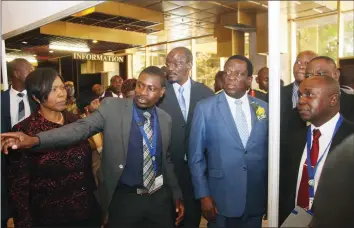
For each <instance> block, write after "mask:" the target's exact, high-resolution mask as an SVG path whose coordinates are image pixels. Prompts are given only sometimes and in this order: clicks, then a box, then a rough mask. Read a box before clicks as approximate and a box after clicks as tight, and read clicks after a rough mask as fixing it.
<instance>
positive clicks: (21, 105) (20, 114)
mask: <svg viewBox="0 0 354 228" xmlns="http://www.w3.org/2000/svg"><path fill="white" fill-rule="evenodd" d="M24 95H25V94H24V93H18V94H17V96H19V97H20V98H21V101H20V102H19V103H18V115H17V122H20V120H22V119H23V117H25V103H24V101H23V96H24Z"/></svg>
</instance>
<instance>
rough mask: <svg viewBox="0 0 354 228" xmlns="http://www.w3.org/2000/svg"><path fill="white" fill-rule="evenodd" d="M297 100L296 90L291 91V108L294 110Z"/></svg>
mask: <svg viewBox="0 0 354 228" xmlns="http://www.w3.org/2000/svg"><path fill="white" fill-rule="evenodd" d="M298 99H299V96H298V89H296V90H294V91H293V97H292V102H293V108H296V105H297V101H298Z"/></svg>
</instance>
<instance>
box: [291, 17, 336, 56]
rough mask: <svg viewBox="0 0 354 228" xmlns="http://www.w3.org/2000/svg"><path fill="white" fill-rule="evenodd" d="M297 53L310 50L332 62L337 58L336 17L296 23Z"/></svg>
mask: <svg viewBox="0 0 354 228" xmlns="http://www.w3.org/2000/svg"><path fill="white" fill-rule="evenodd" d="M296 41H297V44H296V46H297V53H299V52H301V51H305V50H312V51H315V52H317V53H318V54H319V55H326V56H329V57H331V58H333V59H334V60H337V56H338V15H337V14H333V15H329V16H324V17H317V18H312V19H306V20H301V21H297V22H296Z"/></svg>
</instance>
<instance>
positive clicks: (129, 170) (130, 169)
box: [119, 102, 162, 188]
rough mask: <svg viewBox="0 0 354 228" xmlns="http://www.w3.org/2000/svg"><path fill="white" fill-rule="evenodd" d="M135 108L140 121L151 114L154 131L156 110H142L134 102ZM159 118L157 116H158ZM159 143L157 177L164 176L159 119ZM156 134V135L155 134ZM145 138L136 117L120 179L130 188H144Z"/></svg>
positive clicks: (157, 143) (156, 157)
mask: <svg viewBox="0 0 354 228" xmlns="http://www.w3.org/2000/svg"><path fill="white" fill-rule="evenodd" d="M134 106H135V107H136V111H137V114H138V116H139V119H140V120H145V117H144V115H143V113H144V112H145V111H148V112H149V113H150V114H151V119H150V122H151V125H152V126H151V128H152V129H154V118H155V116H154V115H153V113H154V112H155V113H157V112H156V108H155V107H153V108H149V109H140V108H138V107H137V106H136V104H135V102H134ZM156 118H157V115H156ZM156 129H157V132H156V133H157V142H156V156H155V161H156V166H157V172H156V177H157V176H159V175H161V174H162V161H161V156H162V139H161V133H160V125H159V120H158V119H157V127H156ZM154 134H155V133H154ZM143 153H144V152H143V136H142V135H141V132H140V129H139V126H138V124H137V123H136V121H135V119H134V115H133V118H132V122H131V127H130V137H129V144H128V153H127V160H126V165H125V168H124V170H123V173H122V175H121V177H120V180H119V182H120V184H124V185H127V186H130V187H135V188H142V187H143V163H144V156H143Z"/></svg>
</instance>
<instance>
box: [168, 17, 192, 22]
mask: <svg viewBox="0 0 354 228" xmlns="http://www.w3.org/2000/svg"><path fill="white" fill-rule="evenodd" d="M171 21H173V22H176V23H187V22H191V21H194V19H193V18H189V17H177V18H174V19H172V20H171Z"/></svg>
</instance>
